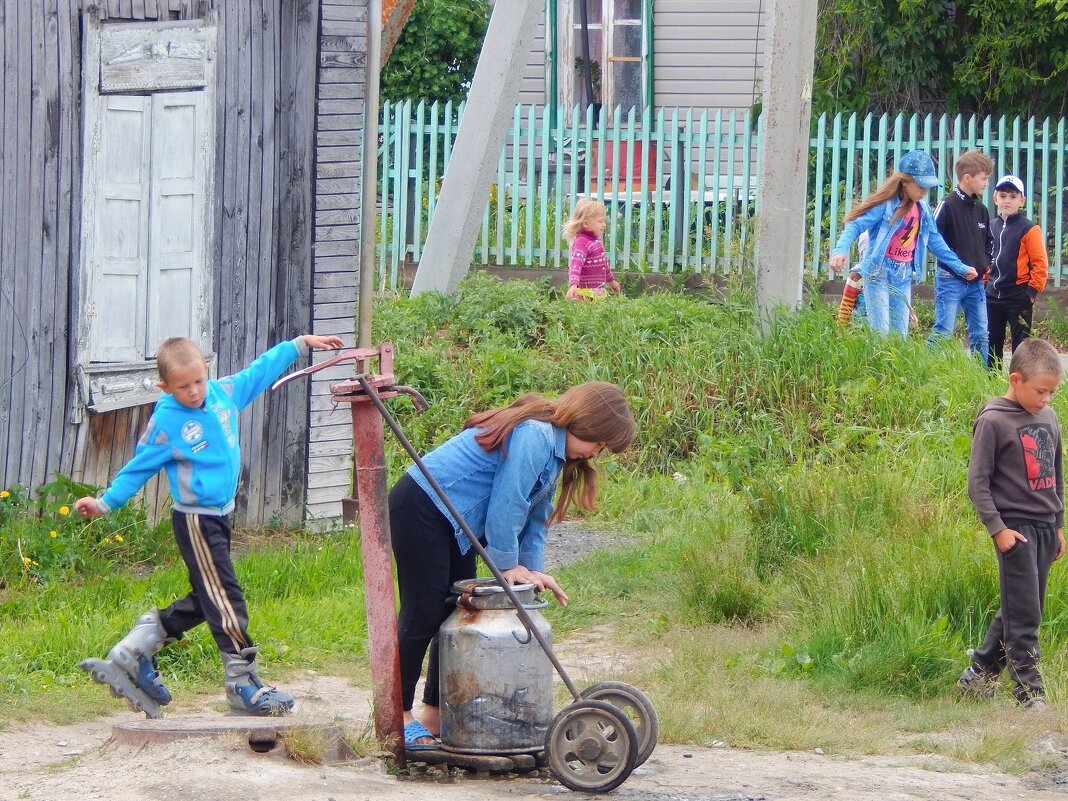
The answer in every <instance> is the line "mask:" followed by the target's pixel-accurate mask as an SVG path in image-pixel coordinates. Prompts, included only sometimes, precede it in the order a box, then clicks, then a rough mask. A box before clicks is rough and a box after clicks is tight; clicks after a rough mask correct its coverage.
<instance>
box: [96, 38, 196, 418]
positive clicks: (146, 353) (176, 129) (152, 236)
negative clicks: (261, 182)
mask: <svg viewBox="0 0 1068 801" xmlns="http://www.w3.org/2000/svg"><path fill="white" fill-rule="evenodd" d="M86 60H87V80H86V85H85V97H86V102H85V109H86V111H85V113H86V119H85V168H84V177H83V200H84V202H83V212H82V213H83V217H82V262H83V267H82V273H81V283H80V289H79V307H80V308H81V310H82V319H80V320H79V321H78V332H79V341H78V348H77V350H78V367H79V372H80V375H81V376H82V379H83V380H81V381H80V382H79V383H80V386H81V387H82V390H83V392H82V400H83V401H84V403H85V405H86V406H87V407H88V408H89V410H90V411H98V412H99V411H108V410H111V409H116V408H122V407H125V406H132V405H137V404H141V403H145V402H147V401H150V400H152V399H153V398H154V397H155V395H156V394H157V393H156V389H155V364H154V362H153V359H154V356H155V350H156V347H157V345H158V344H159V343H160V342H161V341H162V340H164V339H166V338H167V337H173V336H182V337H189V338H191V339H193V340H195V341H197V342H198V343H199V344H200V346H201V348H202V349H204V351H205V352H206V353H207V352H210V351H211V344H212V341H213V331H212V319H211V317H212V316H211V296H212V280H211V275H212V274H211V266H212V265H211V258H210V256H211V252H212V249H213V242H212V236H213V235H212V216H211V213H212V209H211V204H210V202H209V199H210V198H211V197H212V195H213V175H214V159H215V137H214V129H213V117H214V102H215V101H214V96H215V90H214V81H213V80H212V78H213V70H212V62H213V61H214V29H213V28H209V27H207V26H204V25H202V24H199V23H151V24H138V25H126V24H116V25H103V26H101V25H100V24H99V23H97V22H95V20H94V21H93V24H91V25H90V26H89V31H88V35H87V40H86Z"/></svg>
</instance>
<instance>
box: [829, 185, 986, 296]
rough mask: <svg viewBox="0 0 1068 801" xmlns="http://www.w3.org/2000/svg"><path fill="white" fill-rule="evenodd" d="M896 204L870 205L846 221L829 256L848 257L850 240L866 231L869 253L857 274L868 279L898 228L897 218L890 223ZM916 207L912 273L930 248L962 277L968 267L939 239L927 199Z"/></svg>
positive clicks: (883, 255)
mask: <svg viewBox="0 0 1068 801" xmlns="http://www.w3.org/2000/svg"><path fill="white" fill-rule="evenodd" d="M899 205H901V201H899V200H897V199H896V198H895V199H893V200H888V201H886V202H885V203H883V204H882V205H881V206H872V207H871V208H870V209H868V210H867V211H866V212H864V213H863V214H861V215H860V216H859V217H857V218H855V219H853V220H850V221H849V222H847V223H846V225H845V228H843V229H842V235H841V236H840V237H838V242H837V243H835V246H834V250H832V251H831V255H832V256H837V255H839V254H841V255H844V256H846V257H847V258H848V256H849V246H850V245H852V244H853V240H855V239H856V238H857V237H858V236H860V235H861V233H863V232H864V231H867V232H868V241H869V242H870V243H871V244H869V245H868V250H867V252H866V253H865V254H864V258H863V259H862V260H861V262H860V265H859V266H858V269H859V272H860V274H861V275H862V276H863V277H864V278H867V277H868V274H869V273H870V272H871V268H872V267H873V266H874V265H876V264H882V262H883V258H884V257H885V256H886V248H887V246H888V245H889V243H890V237H891V236H893V234H894V231H896V230H897V227H898V226H899V225H901V219H900V218H898V219H896V220H894V221H893V222H891V219H890V218H891V217H893V216H894V212H895V211H897V207H898V206H899ZM919 207H920V232H919V235H918V236H917V237H916V250H915V252H914V253H913V254H912V271H913V273H914V274H915V273H918V272H919V271H920V269H921V268H922V267H923V261H924V259H925V258H926V256H927V247H928V246H930V248H931V252H932V253H933V254H934V255H935V257H936V258H937V259H938V260H939V261H940V262H942V263H943V264H944V265H945V266H946V267H948V268H949V269H950V270H952V271H953V272H954V273H956V274H957V275H959V276H961V277H964V273H966V272H967V271H968V265H967V264H965V263H964V262H962V261H961V260H960V259H959V258H957V254H956V253H954V252H953V249H952V248H950V246H949V245H947V244H946V240H945V239H943V238H942V234H941V232H939V230H938V225H937V224H936V223H935V219H934V214H932V213H931V207H930V206H928V205H927V201H926V200H921V201H919Z"/></svg>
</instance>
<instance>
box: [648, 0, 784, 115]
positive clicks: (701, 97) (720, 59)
mask: <svg viewBox="0 0 1068 801" xmlns="http://www.w3.org/2000/svg"><path fill="white" fill-rule="evenodd" d="M767 5H768V4H767V3H761V2H759V0H656V1H655V3H654V4H653V95H654V104H655V105H657V106H669V107H670V106H682V107H692V108H712V109H732V108H734V109H741V110H744V109H747V108H749V107H750V106H751V105H752V104H753V97H754V92H759V91H760V87H759V81H760V76H761V69H762V67H763V64H764V30H765V24H766V23H765V20H764V13H766V11H767ZM762 9H763V12H762V11H761V10H762ZM754 87H755V88H754Z"/></svg>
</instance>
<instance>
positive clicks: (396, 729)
mask: <svg viewBox="0 0 1068 801" xmlns="http://www.w3.org/2000/svg"><path fill="white" fill-rule="evenodd" d="M350 403H351V404H352V438H353V443H354V445H355V461H356V491H357V492H356V497H358V498H359V499H360V501H359V503H360V552H361V553H362V555H363V587H364V604H365V606H366V609H367V634H368V638H369V640H370V646H371V654H370V657H371V684H372V690H373V703H374V721H375V736H376V737H377V738H378V739H379V740H380V741H381V742H383V743H387V744H388V747H389V748H390V750H391V751H392V752H393V755H394V757H395V758H396V763H397V766H398V767H402V768H403V767H404V766H405V764H406V760H405V750H404V717H403V712H402V710H401V682H400V653H399V651H398V646H397V608H396V605H395V601H394V598H395V594H394V584H393V549H392V546H391V544H390V536H389V506H388V502H387V492H386V455H385V451H384V445H383V430H382V416H381V415H380V414H379V413H378V410H377V409H376V408H375V406H374V405H373V404H372V402H371V400H370V399H369V398H367V397H366V396H365V397H363V398H356V399H353V400H351V401H350Z"/></svg>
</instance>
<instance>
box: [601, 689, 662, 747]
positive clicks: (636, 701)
mask: <svg viewBox="0 0 1068 801" xmlns="http://www.w3.org/2000/svg"><path fill="white" fill-rule="evenodd" d="M582 697H583V698H588V699H590V700H591V701H607V702H608V703H610V704H611V705H612V706H614V707H617V708H618V709H620V710H621V711H622V712H623V714H624V715H626V716H627V718H629V719H630V722H631V724H633V726H634V730H635V731H636V732H637V733H638V758H637V759H636V760H635V762H634V767H638V766H639V765H643V764H645V760H647V759H648V758H649V756H650V755H651V754H652V753H653V749H654V748H656V741H657V739H658V738H659V737H660V719H659V718H658V717H657V716H656V710H655V709H653V704H652V702H651V701H650V700H649V697H648V696H647V695H646V694H645V693H643V692H642V691H641V690H639V689H638V688H637V687H632V686H631V685H629V684H624V683H623V682H621V681H603V682H601V683H600V684H594V685H593V686H592V687H587V688H586V689H585V690H583V691H582Z"/></svg>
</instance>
